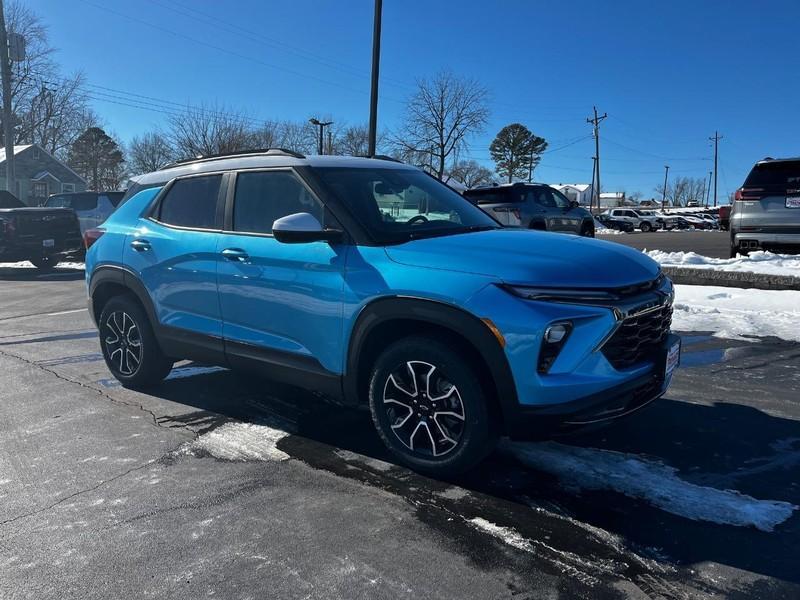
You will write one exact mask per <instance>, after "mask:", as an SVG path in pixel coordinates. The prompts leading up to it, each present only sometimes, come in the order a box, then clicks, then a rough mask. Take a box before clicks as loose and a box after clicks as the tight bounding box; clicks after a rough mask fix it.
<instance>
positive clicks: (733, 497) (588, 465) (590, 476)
mask: <svg viewBox="0 0 800 600" xmlns="http://www.w3.org/2000/svg"><path fill="white" fill-rule="evenodd" d="M503 448H504V450H506V451H508V452H510V453H511V454H513V455H514V456H515V457H516V458H517V459H519V460H520V461H522V462H523V463H525V464H526V465H528V466H530V467H533V468H535V469H538V470H540V471H545V472H547V473H551V474H553V475H555V476H556V477H558V478H559V480H560V481H561V483H562V485H565V486H568V487H571V488H576V489H579V490H580V489H584V490H610V491H614V492H619V493H621V494H624V495H625V496H628V497H629V498H636V499H639V500H644V501H646V502H649V503H650V504H652V505H653V506H656V507H658V508H660V509H661V510H665V511H667V512H669V513H672V514H674V515H678V516H681V517H684V518H687V519H692V520H695V521H710V522H712V523H720V524H722V525H735V526H739V527H747V526H752V527H755V528H757V529H760V530H761V531H772V530H773V529H774V528H775V526H776V525H779V524H780V523H783V522H784V521H786V520H787V519H788V518H789V517H791V516H792V512H793V511H795V510H797V508H798V507H797V506H795V505H793V504H790V503H788V502H782V501H779V500H758V499H756V498H753V497H751V496H748V495H746V494H742V493H741V492H738V491H736V490H720V489H716V488H711V487H706V486H701V485H695V484H693V483H690V482H688V481H684V480H683V479H681V478H680V477H679V476H678V474H677V469H675V468H673V467H670V466H668V465H666V464H664V463H662V462H659V461H655V460H651V459H647V458H644V457H642V456H637V455H635V454H625V453H622V452H614V451H612V450H601V449H597V448H580V447H577V446H568V445H565V444H560V443H558V442H542V443H514V442H506V443H504V445H503Z"/></svg>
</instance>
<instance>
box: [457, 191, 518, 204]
mask: <svg viewBox="0 0 800 600" xmlns="http://www.w3.org/2000/svg"><path fill="white" fill-rule="evenodd" d="M464 197H466V198H467V199H469V200H471V201H472V202H475V203H476V204H504V203H506V202H515V200H514V199H513V198H512V197H511V194H509V193H508V191H507V190H481V191H470V190H467V191H466V192H464Z"/></svg>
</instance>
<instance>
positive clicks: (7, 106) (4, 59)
mask: <svg viewBox="0 0 800 600" xmlns="http://www.w3.org/2000/svg"><path fill="white" fill-rule="evenodd" d="M0 63H2V64H1V65H0V67H2V69H1V70H2V78H3V86H2V89H3V142H4V145H5V150H6V190H8V191H9V192H11V193H12V194H14V193H15V192H16V189H15V186H14V124H13V122H12V121H13V116H12V112H11V110H12V109H11V64H10V60H9V57H8V34H7V32H6V17H5V7H4V6H3V0H0Z"/></svg>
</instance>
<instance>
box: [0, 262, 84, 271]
mask: <svg viewBox="0 0 800 600" xmlns="http://www.w3.org/2000/svg"><path fill="white" fill-rule="evenodd" d="M0 268H3V269H6V268H9V269H32V270H35V269H36V267H35V266H34V264H33V263H32V262H29V261H27V260H21V261H19V262H13V263H3V262H0ZM60 269H77V270H79V271H83V270H85V269H86V265H85V264H84V263H82V262H60V263H58V264H57V265H56V266H55V268H54V271H55V272H58V271H59V270H60Z"/></svg>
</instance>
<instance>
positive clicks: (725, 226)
mask: <svg viewBox="0 0 800 600" xmlns="http://www.w3.org/2000/svg"><path fill="white" fill-rule="evenodd" d="M719 228H720V229H722V230H724V231H728V230H729V229H730V228H731V207H730V206H727V205H725V206H720V207H719Z"/></svg>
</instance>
